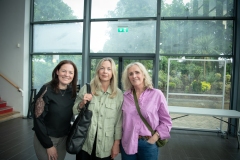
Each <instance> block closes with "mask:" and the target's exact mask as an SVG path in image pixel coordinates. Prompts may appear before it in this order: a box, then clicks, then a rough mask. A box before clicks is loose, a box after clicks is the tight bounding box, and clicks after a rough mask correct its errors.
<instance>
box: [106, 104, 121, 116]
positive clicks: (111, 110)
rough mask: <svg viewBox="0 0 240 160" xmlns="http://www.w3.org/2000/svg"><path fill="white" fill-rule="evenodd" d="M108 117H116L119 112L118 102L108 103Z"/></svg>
mask: <svg viewBox="0 0 240 160" xmlns="http://www.w3.org/2000/svg"><path fill="white" fill-rule="evenodd" d="M105 108H106V116H107V117H106V118H115V117H116V114H117V111H118V110H117V104H116V103H109V104H106V106H105Z"/></svg>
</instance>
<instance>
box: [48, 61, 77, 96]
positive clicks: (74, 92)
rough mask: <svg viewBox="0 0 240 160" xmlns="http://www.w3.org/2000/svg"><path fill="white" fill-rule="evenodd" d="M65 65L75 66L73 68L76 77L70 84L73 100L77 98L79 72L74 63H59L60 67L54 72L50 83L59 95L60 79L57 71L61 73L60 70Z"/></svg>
mask: <svg viewBox="0 0 240 160" xmlns="http://www.w3.org/2000/svg"><path fill="white" fill-rule="evenodd" d="M64 64H71V65H72V66H73V68H74V77H73V80H72V82H71V83H70V84H69V86H68V87H71V88H72V98H75V97H76V96H77V80H78V71H77V67H76V65H75V64H74V63H73V62H72V61H70V60H63V61H61V62H59V63H58V65H57V66H56V67H55V68H54V70H53V71H52V80H51V81H50V82H49V83H50V85H51V86H52V87H53V90H54V91H55V92H56V93H59V87H58V84H59V79H58V75H57V71H59V69H60V68H61V67H62V65H64Z"/></svg>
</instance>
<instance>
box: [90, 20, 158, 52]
mask: <svg viewBox="0 0 240 160" xmlns="http://www.w3.org/2000/svg"><path fill="white" fill-rule="evenodd" d="M121 29H122V30H124V29H126V31H122V30H121ZM155 41H156V21H139V22H132V21H118V22H92V24H91V42H90V50H91V52H94V53H97V52H106V53H154V52H155V43H156V42H155Z"/></svg>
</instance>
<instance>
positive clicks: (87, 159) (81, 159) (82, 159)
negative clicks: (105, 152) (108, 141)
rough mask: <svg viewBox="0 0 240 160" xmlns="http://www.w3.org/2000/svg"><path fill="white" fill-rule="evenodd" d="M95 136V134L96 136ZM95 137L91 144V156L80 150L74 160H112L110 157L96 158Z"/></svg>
mask: <svg viewBox="0 0 240 160" xmlns="http://www.w3.org/2000/svg"><path fill="white" fill-rule="evenodd" d="M96 135H97V134H96ZM96 137H97V136H96ZM96 137H95V140H94V143H93V150H92V154H91V155H89V154H88V153H87V152H85V151H84V150H81V151H80V152H79V153H78V154H77V155H76V160H112V159H111V156H109V157H105V158H98V157H96V143H97V139H96Z"/></svg>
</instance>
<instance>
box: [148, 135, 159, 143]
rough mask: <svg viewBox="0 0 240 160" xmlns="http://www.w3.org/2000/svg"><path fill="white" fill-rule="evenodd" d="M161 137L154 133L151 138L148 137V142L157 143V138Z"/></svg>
mask: <svg viewBox="0 0 240 160" xmlns="http://www.w3.org/2000/svg"><path fill="white" fill-rule="evenodd" d="M159 138H160V137H159V136H158V134H156V133H155V134H154V135H153V136H152V137H151V138H149V139H148V141H147V142H148V143H150V144H154V143H156V142H157V140H158V139H159Z"/></svg>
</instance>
